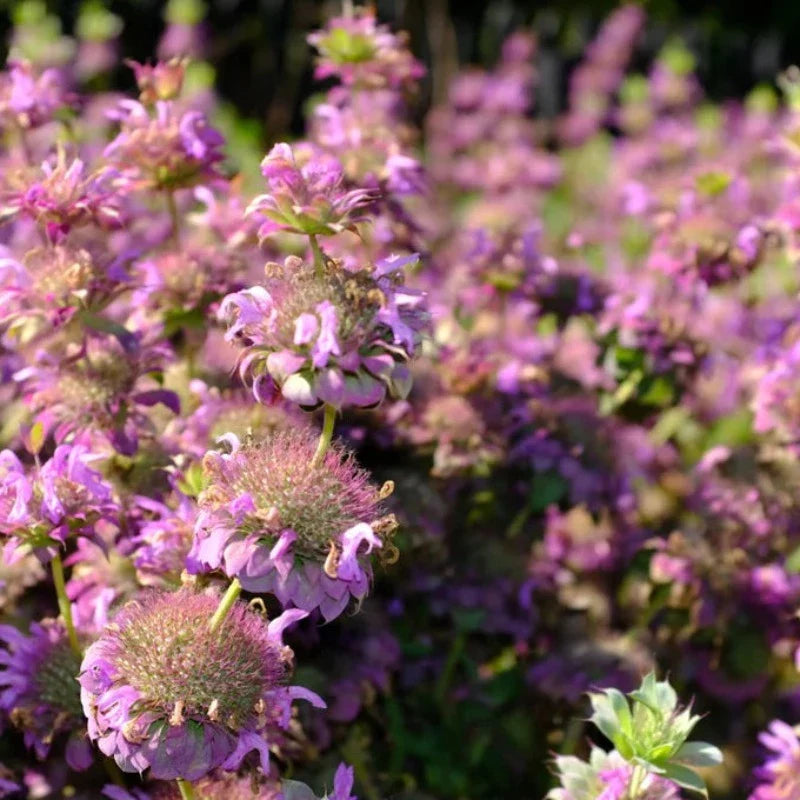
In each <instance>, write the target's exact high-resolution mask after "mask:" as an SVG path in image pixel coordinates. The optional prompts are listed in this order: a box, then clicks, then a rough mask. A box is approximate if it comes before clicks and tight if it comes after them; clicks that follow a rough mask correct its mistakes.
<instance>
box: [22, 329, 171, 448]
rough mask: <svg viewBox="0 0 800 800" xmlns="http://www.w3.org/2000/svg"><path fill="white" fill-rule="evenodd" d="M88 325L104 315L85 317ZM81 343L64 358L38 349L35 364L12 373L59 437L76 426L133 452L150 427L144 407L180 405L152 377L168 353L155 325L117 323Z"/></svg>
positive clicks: (41, 419) (36, 415)
mask: <svg viewBox="0 0 800 800" xmlns="http://www.w3.org/2000/svg"><path fill="white" fill-rule="evenodd" d="M87 321H88V323H89V324H90V325H94V324H96V325H98V326H100V325H105V324H106V323H107V322H108V321H107V320H104V319H101V318H93V317H89V319H88V320H87ZM111 327H112V329H114V334H113V335H107V336H103V335H97V336H93V337H91V338H89V339H88V340H87V341H86V342H85V344H84V355H83V357H82V358H72V359H63V358H56V357H55V356H53V355H52V354H49V353H46V352H43V353H42V354H41V357H40V358H39V359H38V364H37V365H36V366H32V367H29V368H27V369H25V370H21V371H20V372H18V373H17V374H16V376H15V377H16V378H17V380H19V381H21V382H22V383H23V389H24V393H25V399H26V401H27V404H28V406H29V407H30V408H31V410H32V411H33V413H34V419H35V420H36V421H38V422H41V424H42V425H43V426H44V428H45V430H46V431H48V432H49V431H52V432H53V435H54V436H55V439H56V441H62V440H63V439H65V438H66V437H67V436H68V435H69V434H74V433H75V432H76V431H78V430H80V431H84V432H85V431H92V432H97V433H100V434H102V435H104V436H106V437H107V438H108V439H109V441H110V442H111V444H112V445H113V446H114V448H115V449H116V450H118V451H119V452H121V453H124V454H125V455H132V454H133V453H135V452H136V449H137V444H138V439H139V436H140V435H141V434H143V433H145V432H148V431H149V432H150V433H152V431H153V425H152V423H151V422H150V420H149V419H148V417H147V409H149V408H151V407H152V406H154V405H156V404H160V405H162V406H164V407H166V408H168V409H170V410H171V411H172V412H173V413H175V414H177V413H178V412H179V410H180V401H179V399H178V396H177V395H176V394H175V392H172V391H170V390H167V389H164V388H163V387H162V386H161V385H160V384H159V382H158V380H157V379H156V377H155V376H156V375H160V373H161V371H162V370H163V368H164V365H165V364H166V363H167V361H168V360H169V359H170V357H171V355H172V353H171V350H170V348H169V346H168V345H166V344H164V343H163V342H157V341H155V337H156V336H157V331H155V330H152V331H150V330H148V331H141V332H137V333H135V334H134V333H132V332H130V331H128V330H126V329H125V328H122V327H121V326H120V327H119V328H115V326H114V325H113V323H112V324H111Z"/></svg>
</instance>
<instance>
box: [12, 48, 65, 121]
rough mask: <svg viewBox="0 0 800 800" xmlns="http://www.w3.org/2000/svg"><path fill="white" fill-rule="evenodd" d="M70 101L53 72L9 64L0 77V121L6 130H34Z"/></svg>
mask: <svg viewBox="0 0 800 800" xmlns="http://www.w3.org/2000/svg"><path fill="white" fill-rule="evenodd" d="M70 102H71V97H70V95H69V94H68V93H67V91H66V88H65V86H64V81H63V80H62V77H61V74H60V73H59V71H58V70H56V69H45V70H42V71H41V72H38V71H37V70H36V68H35V67H34V66H33V65H31V64H30V63H28V62H27V61H12V62H10V63H9V64H8V69H7V71H6V72H4V73H2V74H0V120H2V122H3V126H4V127H6V128H8V127H16V128H22V129H28V128H38V127H39V126H40V125H44V124H45V123H46V122H50V121H51V120H52V119H53V117H54V116H55V114H56V112H57V111H59V110H60V109H62V108H64V107H66V106H68V105H69V104H70Z"/></svg>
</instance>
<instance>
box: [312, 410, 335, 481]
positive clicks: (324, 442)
mask: <svg viewBox="0 0 800 800" xmlns="http://www.w3.org/2000/svg"><path fill="white" fill-rule="evenodd" d="M335 424H336V409H335V408H334V407H333V406H332V405H330V404H329V403H326V404H325V418H324V419H323V421H322V433H321V434H320V437H319V444H317V449H316V452H315V453H314V457H313V458H312V460H311V465H312V466H314V467H318V466H319V465H320V464H321V463H322V460H323V459H324V458H325V453H327V452H328V448H329V447H330V446H331V439H333V427H334V425H335Z"/></svg>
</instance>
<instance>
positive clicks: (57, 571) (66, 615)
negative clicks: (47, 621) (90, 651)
mask: <svg viewBox="0 0 800 800" xmlns="http://www.w3.org/2000/svg"><path fill="white" fill-rule="evenodd" d="M50 568H51V570H52V573H53V583H54V585H55V588H56V598H57V599H58V610H59V612H60V613H61V618H62V619H63V620H64V627H65V628H66V629H67V639H68V640H69V646H70V647H71V648H72V651H73V652H74V653H75V655H77V656H80V655H81V654H82V651H81V646H80V643H79V642H78V634H77V632H76V631H75V623H74V622H73V619H72V606H71V605H70V602H69V597H67V587H66V584H65V582H64V564H63V563H62V561H61V556H60V555H58V553H56V555H54V556H53V559H52V560H51V562H50Z"/></svg>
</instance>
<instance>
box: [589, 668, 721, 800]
mask: <svg viewBox="0 0 800 800" xmlns="http://www.w3.org/2000/svg"><path fill="white" fill-rule="evenodd" d="M628 698H630V704H629V702H628ZM628 698H626V697H625V695H623V694H622V693H621V692H620V691H618V690H617V689H605V690H603V691H602V692H596V693H594V692H593V693H591V694H590V695H589V699H590V700H591V703H592V711H593V713H592V717H591V721H592V722H593V723H594V724H595V725H597V727H598V728H599V729H600V730H601V731H602V733H603V734H604V735H605V736H607V737H608V738H609V739H610V740H611V741H612V742H613V744H614V746H615V748H616V749H617V751H618V752H619V753H620V755H621V756H622V757H623V758H624V759H625V760H626V761H628V762H630V763H631V764H634V765H638V766H641V767H644V768H645V769H646V770H647V771H648V772H653V773H656V774H660V775H664V776H666V777H667V778H669V779H670V780H672V781H674V782H675V783H677V784H678V785H679V786H682V787H684V788H687V789H693V790H694V791H697V792H700V793H702V794H706V788H705V783H704V782H703V779H702V778H701V777H700V776H699V775H698V774H697V773H696V772H694V770H693V769H692V767H705V766H714V765H717V764H720V763H722V753H720V751H719V750H718V749H717V748H716V747H714V746H713V745H711V744H708V743H706V742H687V741H686V740H687V739H688V738H689V734H690V733H691V732H692V729H693V728H694V726H695V725H696V724H697V722H698V721H699V720H700V717H699V716H695V715H693V714H692V710H691V707H688V708H684V709H681V708H680V707H679V706H678V695H677V694H676V693H675V690H674V689H673V688H672V687H671V686H670V685H669V682H668V681H657V680H656V677H655V674H654V673H652V672H650V673H648V674H647V675H646V676H645V677H644V678H643V679H642V683H641V685H640V687H639V688H638V689H637V690H636V691H634V692H631V693H630V694H629V695H628Z"/></svg>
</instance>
